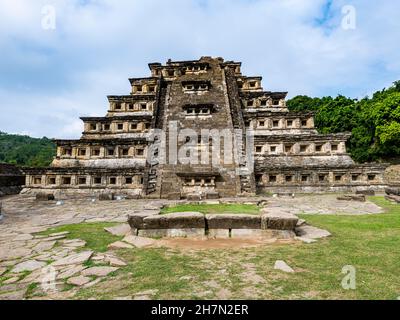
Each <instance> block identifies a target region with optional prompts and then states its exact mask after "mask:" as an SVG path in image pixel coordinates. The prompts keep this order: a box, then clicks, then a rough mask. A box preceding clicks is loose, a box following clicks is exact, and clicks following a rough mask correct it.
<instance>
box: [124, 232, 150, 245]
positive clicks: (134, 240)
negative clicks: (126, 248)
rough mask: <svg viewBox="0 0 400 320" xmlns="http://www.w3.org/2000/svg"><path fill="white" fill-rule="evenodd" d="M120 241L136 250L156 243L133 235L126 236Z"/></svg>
mask: <svg viewBox="0 0 400 320" xmlns="http://www.w3.org/2000/svg"><path fill="white" fill-rule="evenodd" d="M122 241H125V242H127V243H129V244H131V245H133V246H135V247H137V248H144V247H149V246H152V245H154V244H155V243H156V241H155V240H153V239H149V238H145V237H138V236H133V235H128V236H126V237H125V238H124V239H123V240H122Z"/></svg>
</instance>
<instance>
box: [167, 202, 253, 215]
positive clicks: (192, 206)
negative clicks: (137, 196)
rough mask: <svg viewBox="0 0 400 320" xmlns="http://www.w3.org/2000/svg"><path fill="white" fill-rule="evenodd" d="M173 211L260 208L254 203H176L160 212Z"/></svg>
mask: <svg viewBox="0 0 400 320" xmlns="http://www.w3.org/2000/svg"><path fill="white" fill-rule="evenodd" d="M173 212H200V213H204V214H218V213H244V214H259V213H260V208H259V207H257V206H256V205H255V204H254V205H253V204H178V205H176V206H171V207H166V208H163V209H162V210H161V214H167V213H173Z"/></svg>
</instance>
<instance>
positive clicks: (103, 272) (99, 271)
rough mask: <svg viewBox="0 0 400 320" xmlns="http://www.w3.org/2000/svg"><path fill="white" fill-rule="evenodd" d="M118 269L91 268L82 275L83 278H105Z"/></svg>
mask: <svg viewBox="0 0 400 320" xmlns="http://www.w3.org/2000/svg"><path fill="white" fill-rule="evenodd" d="M118 269H119V268H116V267H91V268H88V269H85V270H83V271H82V272H81V274H82V275H83V276H96V277H105V276H107V275H109V274H110V273H112V272H114V271H117V270H118Z"/></svg>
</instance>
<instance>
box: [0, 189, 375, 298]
mask: <svg viewBox="0 0 400 320" xmlns="http://www.w3.org/2000/svg"><path fill="white" fill-rule="evenodd" d="M256 200H257V199H256ZM223 201H227V202H229V201H232V199H225V200H223ZM240 201H242V202H246V201H249V202H251V201H253V202H254V201H255V199H254V198H253V199H241V200H240ZM1 202H2V204H3V212H4V218H3V220H2V221H1V222H0V277H1V278H2V282H0V283H1V284H0V300H2V299H17V300H18V299H23V298H25V297H26V293H27V290H29V286H30V285H31V284H32V283H40V284H42V287H43V286H44V287H45V285H46V283H54V284H55V288H52V287H49V289H48V290H47V291H46V292H45V293H44V295H43V297H42V298H43V299H69V298H72V297H73V296H74V295H75V294H76V292H77V290H78V288H88V287H91V286H94V285H96V284H97V283H99V282H100V281H102V279H105V278H104V277H106V276H108V275H110V274H112V273H113V272H115V271H117V270H119V268H123V267H124V266H125V265H126V263H125V262H124V261H123V260H121V259H120V258H119V257H117V256H116V255H114V253H113V251H112V249H115V248H133V247H134V246H137V247H147V246H151V245H152V243H151V240H149V239H143V238H140V237H133V236H130V235H129V228H128V227H127V225H126V221H127V217H128V215H129V214H132V213H135V212H138V211H139V212H140V211H143V210H159V209H160V208H161V207H162V206H163V205H164V204H171V202H168V201H161V200H151V201H149V200H122V201H98V200H92V199H70V200H68V199H65V200H63V202H61V203H60V202H59V201H43V202H42V201H36V200H35V199H34V198H33V197H29V196H26V195H17V196H10V197H6V198H2V199H1ZM175 202H176V201H175ZM214 202H215V201H214ZM266 208H267V210H271V212H286V213H288V212H289V213H292V214H299V213H320V214H329V213H340V214H344V213H347V214H360V213H364V214H374V213H380V212H382V209H381V208H379V207H378V206H376V205H374V204H373V203H371V202H368V201H367V202H365V203H360V202H348V201H346V202H342V201H338V200H336V196H334V195H324V196H299V197H296V198H290V197H283V198H274V197H270V198H268V199H267V205H266ZM82 222H118V223H121V224H120V225H118V226H116V227H113V228H109V229H108V230H107V231H108V232H110V233H112V234H116V235H125V234H128V236H126V237H125V238H124V239H123V240H122V241H119V242H117V243H113V244H112V245H110V246H109V251H107V252H105V253H96V252H93V251H92V250H88V249H87V248H85V245H86V243H85V241H83V240H81V239H66V238H67V235H68V232H60V233H53V234H49V235H46V236H43V235H37V233H39V232H42V231H45V230H47V229H49V228H53V227H57V226H61V225H69V224H76V223H82ZM127 231H128V233H127ZM300 240H301V239H300ZM162 243H163V244H165V241H164V242H162ZM89 261H90V263H88V262H89ZM54 280H55V281H54ZM65 282H66V283H68V284H69V285H70V286H71V287H72V289H70V290H67V291H62V290H56V289H60V288H62V287H63V286H64V285H65ZM144 296H145V295H144Z"/></svg>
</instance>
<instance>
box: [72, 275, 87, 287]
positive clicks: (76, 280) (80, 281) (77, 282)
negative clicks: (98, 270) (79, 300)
mask: <svg viewBox="0 0 400 320" xmlns="http://www.w3.org/2000/svg"><path fill="white" fill-rule="evenodd" d="M90 281H91V279H90V278H89V277H85V276H82V275H81V276H78V277H73V278H69V279H68V280H67V283H68V284H72V285H74V286H83V285H84V284H86V283H89V282H90Z"/></svg>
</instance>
